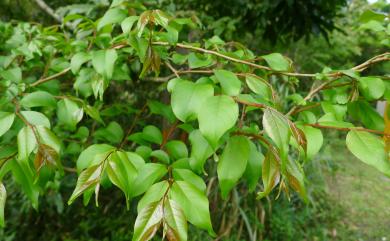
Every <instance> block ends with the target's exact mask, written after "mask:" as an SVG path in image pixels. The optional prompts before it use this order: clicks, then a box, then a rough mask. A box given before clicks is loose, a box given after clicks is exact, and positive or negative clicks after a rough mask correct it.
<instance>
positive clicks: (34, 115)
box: [20, 111, 50, 128]
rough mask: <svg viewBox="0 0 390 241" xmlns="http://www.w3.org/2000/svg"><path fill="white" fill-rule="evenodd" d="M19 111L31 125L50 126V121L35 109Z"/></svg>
mask: <svg viewBox="0 0 390 241" xmlns="http://www.w3.org/2000/svg"><path fill="white" fill-rule="evenodd" d="M20 113H21V114H22V116H23V117H24V118H25V119H26V120H27V122H29V123H30V124H31V125H33V126H46V127H47V128H50V121H49V119H48V118H47V117H46V116H45V115H44V114H42V113H40V112H36V111H21V112H20Z"/></svg>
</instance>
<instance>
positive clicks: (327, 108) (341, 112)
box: [321, 101, 347, 121]
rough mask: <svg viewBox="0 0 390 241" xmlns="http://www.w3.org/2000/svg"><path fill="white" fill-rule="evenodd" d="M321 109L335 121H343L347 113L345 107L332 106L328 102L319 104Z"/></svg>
mask: <svg viewBox="0 0 390 241" xmlns="http://www.w3.org/2000/svg"><path fill="white" fill-rule="evenodd" d="M321 107H322V109H323V110H324V112H325V113H331V114H333V116H334V117H335V119H336V120H337V121H343V120H344V118H345V115H346V113H347V106H346V105H334V104H332V103H330V102H325V101H323V102H321Z"/></svg>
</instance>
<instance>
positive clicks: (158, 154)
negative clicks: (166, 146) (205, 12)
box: [150, 150, 171, 165]
mask: <svg viewBox="0 0 390 241" xmlns="http://www.w3.org/2000/svg"><path fill="white" fill-rule="evenodd" d="M150 156H151V157H155V158H156V159H157V160H158V161H159V162H161V163H163V164H166V165H168V164H169V163H170V162H171V161H170V158H169V156H168V154H167V153H166V152H165V151H163V150H155V151H152V152H151V153H150Z"/></svg>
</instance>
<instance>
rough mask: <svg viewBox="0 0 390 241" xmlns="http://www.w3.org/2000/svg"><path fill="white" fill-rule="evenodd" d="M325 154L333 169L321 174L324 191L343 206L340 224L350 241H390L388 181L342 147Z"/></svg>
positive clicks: (389, 184)
mask: <svg viewBox="0 0 390 241" xmlns="http://www.w3.org/2000/svg"><path fill="white" fill-rule="evenodd" d="M328 151H329V152H330V155H331V156H330V157H331V158H332V160H333V161H332V162H333V163H332V164H333V167H332V168H330V169H329V168H326V170H325V172H324V174H325V179H326V184H327V185H326V188H327V192H328V193H329V194H330V195H331V196H332V197H333V199H334V200H335V201H336V202H338V203H339V204H340V205H341V206H342V207H343V209H344V211H345V212H344V216H343V217H342V222H344V223H345V224H346V225H347V226H348V228H349V230H351V232H352V236H353V237H354V239H353V240H364V241H366V240H367V241H374V240H390V179H389V178H388V177H386V176H384V175H383V174H381V173H380V172H379V171H377V170H376V169H375V168H373V167H371V166H368V165H366V164H364V163H363V162H361V161H359V160H358V159H357V158H355V157H354V156H353V155H352V154H350V153H349V152H348V150H347V149H346V147H345V145H344V144H341V143H340V144H333V145H331V147H330V148H329V150H328ZM335 169H336V171H332V170H335Z"/></svg>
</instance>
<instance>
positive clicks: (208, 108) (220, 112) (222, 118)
mask: <svg viewBox="0 0 390 241" xmlns="http://www.w3.org/2000/svg"><path fill="white" fill-rule="evenodd" d="M204 103H205V105H203V107H202V108H201V109H200V110H199V112H198V120H199V129H200V132H201V133H202V135H203V136H204V137H205V138H206V139H207V141H208V142H209V143H210V145H211V146H212V147H213V148H216V147H217V145H218V141H219V139H220V138H221V137H222V136H223V135H224V134H225V133H226V132H227V131H228V130H229V129H230V128H232V127H233V126H234V125H235V123H236V121H237V119H238V105H237V103H235V102H234V100H233V99H232V98H230V97H228V96H225V95H220V96H212V97H209V98H207V99H206V100H205V102H204Z"/></svg>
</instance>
